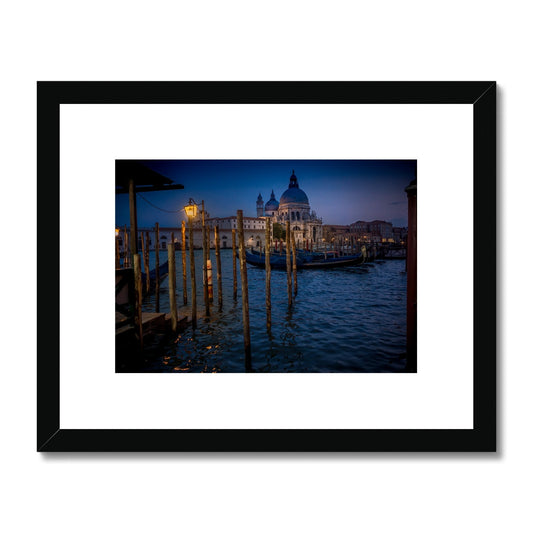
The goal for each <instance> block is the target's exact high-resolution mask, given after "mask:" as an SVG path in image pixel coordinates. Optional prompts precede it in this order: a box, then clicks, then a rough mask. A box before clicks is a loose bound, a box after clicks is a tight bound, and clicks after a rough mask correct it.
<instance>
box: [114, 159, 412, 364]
mask: <svg viewBox="0 0 533 533" xmlns="http://www.w3.org/2000/svg"><path fill="white" fill-rule="evenodd" d="M416 177H417V162H416V160H409V159H406V160H116V161H115V192H116V195H115V347H116V350H115V371H116V372H120V373H122V372H130V373H131V372H133V373H148V372H150V373H153V372H169V373H178V374H181V373H188V372H204V373H207V372H209V373H240V372H258V373H402V372H416V371H417V352H416V267H417V251H416Z"/></svg>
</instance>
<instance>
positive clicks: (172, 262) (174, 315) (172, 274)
mask: <svg viewBox="0 0 533 533" xmlns="http://www.w3.org/2000/svg"><path fill="white" fill-rule="evenodd" d="M167 251H168V294H169V299H170V318H171V322H170V323H171V326H172V331H173V332H175V331H176V330H177V329H178V306H177V305H176V255H175V249H174V233H172V242H170V243H169V245H168V248H167Z"/></svg>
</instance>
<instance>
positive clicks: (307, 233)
mask: <svg viewBox="0 0 533 533" xmlns="http://www.w3.org/2000/svg"><path fill="white" fill-rule="evenodd" d="M256 209H257V214H258V216H260V215H259V213H263V216H264V217H270V218H271V220H272V222H273V223H277V224H282V225H285V224H286V222H287V220H289V221H290V223H291V230H292V231H293V232H294V237H295V239H296V241H298V242H299V243H301V245H303V244H304V243H305V242H306V241H310V242H312V243H319V242H322V238H323V231H322V219H321V218H319V217H318V216H317V214H316V212H315V211H311V206H310V204H309V198H308V197H307V194H306V193H305V192H304V191H303V190H302V189H300V186H299V184H298V178H297V177H296V174H295V173H294V170H293V171H292V175H291V177H290V179H289V187H288V189H287V190H286V191H285V192H284V193H283V194H282V195H281V197H280V199H279V202H278V201H277V200H276V196H275V194H274V190H272V193H271V195H270V200H269V201H268V202H267V203H266V204H265V205H264V204H263V198H262V196H261V194H259V196H258V197H257V202H256Z"/></svg>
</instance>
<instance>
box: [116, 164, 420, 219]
mask: <svg viewBox="0 0 533 533" xmlns="http://www.w3.org/2000/svg"><path fill="white" fill-rule="evenodd" d="M144 164H146V165H147V166H149V167H150V168H152V169H154V170H156V171H158V172H160V173H161V174H163V175H164V176H166V177H168V178H170V179H171V180H173V181H174V182H175V183H181V184H182V185H184V186H185V189H183V190H176V191H164V192H151V193H142V194H141V195H137V223H138V226H139V227H152V226H154V224H155V223H156V222H159V224H160V226H177V225H180V224H181V221H182V220H184V218H185V216H184V214H183V211H182V209H183V206H184V205H185V204H186V203H188V200H189V198H193V199H194V200H195V201H196V202H197V203H200V202H201V201H202V200H204V201H205V206H206V211H207V212H208V213H209V215H210V216H213V217H224V216H231V215H235V214H236V213H237V209H242V210H243V211H244V215H245V216H256V206H255V202H256V200H257V195H258V194H259V193H261V195H262V196H263V201H264V202H265V203H266V202H267V201H268V200H269V199H270V193H271V191H272V189H274V193H275V195H276V200H278V201H279V199H280V196H281V195H282V194H283V192H284V191H285V190H286V189H287V187H288V186H289V178H290V176H291V173H292V169H294V172H295V174H296V176H297V178H298V184H299V186H300V189H302V190H303V191H304V192H305V193H306V194H307V197H308V198H309V204H310V206H311V210H314V211H316V213H317V215H318V216H320V217H322V219H323V222H324V224H350V223H352V222H355V221H356V220H374V219H382V220H386V221H388V222H392V223H393V224H394V225H395V226H407V196H406V194H405V191H404V188H405V187H406V186H407V185H408V184H409V182H410V181H411V180H412V179H414V177H415V172H416V161H414V160H386V161H385V160H384V161H370V160H368V161H352V160H302V159H299V160H289V159H287V160H268V159H266V160H151V161H144ZM141 196H142V197H141ZM143 197H144V198H145V199H146V200H148V201H149V202H150V203H151V204H153V205H154V206H157V207H159V208H160V209H163V210H164V211H161V210H159V209H156V208H155V207H153V206H152V205H150V204H149V203H147V202H146V201H145V200H144V199H143ZM167 211H172V213H169V212H167ZM115 215H116V224H117V225H119V226H123V225H129V208H128V195H127V194H118V195H116V213H115Z"/></svg>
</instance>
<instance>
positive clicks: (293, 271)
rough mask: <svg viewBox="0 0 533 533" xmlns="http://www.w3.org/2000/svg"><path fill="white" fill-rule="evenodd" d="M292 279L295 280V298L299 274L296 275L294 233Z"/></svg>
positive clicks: (292, 241)
mask: <svg viewBox="0 0 533 533" xmlns="http://www.w3.org/2000/svg"><path fill="white" fill-rule="evenodd" d="M291 243H292V277H293V278H294V297H295V298H296V295H297V294H298V274H297V273H296V243H295V242H294V232H292V238H291Z"/></svg>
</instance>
